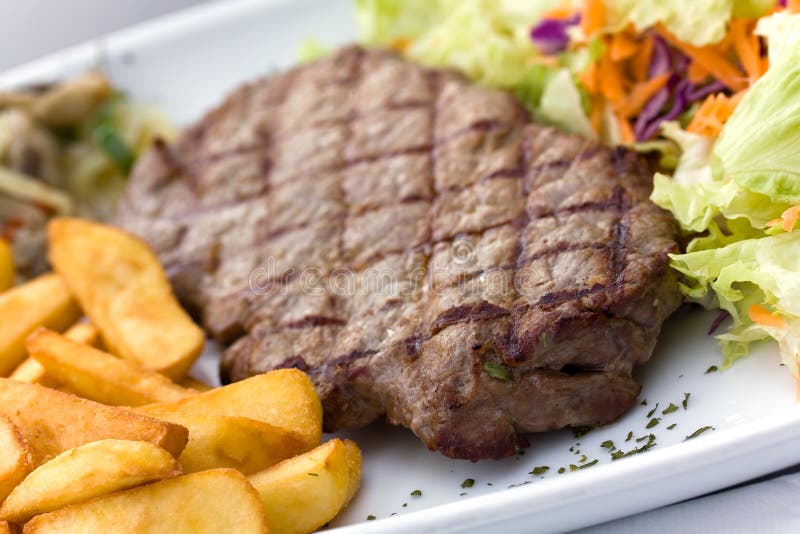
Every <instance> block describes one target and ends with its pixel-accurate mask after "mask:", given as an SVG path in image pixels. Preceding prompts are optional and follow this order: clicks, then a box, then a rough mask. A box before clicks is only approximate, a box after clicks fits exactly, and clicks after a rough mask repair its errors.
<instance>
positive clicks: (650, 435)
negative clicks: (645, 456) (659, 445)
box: [636, 434, 656, 443]
mask: <svg viewBox="0 0 800 534" xmlns="http://www.w3.org/2000/svg"><path fill="white" fill-rule="evenodd" d="M654 439H656V437H655V436H654V435H653V434H647V435H646V436H642V437H641V438H636V443H641V442H643V441H653V440H654Z"/></svg>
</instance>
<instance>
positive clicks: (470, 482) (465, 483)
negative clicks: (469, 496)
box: [461, 478, 475, 488]
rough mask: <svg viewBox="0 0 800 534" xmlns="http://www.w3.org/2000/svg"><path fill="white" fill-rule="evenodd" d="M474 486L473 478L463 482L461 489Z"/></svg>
mask: <svg viewBox="0 0 800 534" xmlns="http://www.w3.org/2000/svg"><path fill="white" fill-rule="evenodd" d="M474 485H475V479H474V478H468V479H466V480H465V481H464V482H462V483H461V487H462V488H471V487H472V486H474Z"/></svg>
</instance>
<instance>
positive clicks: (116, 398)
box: [26, 328, 197, 406]
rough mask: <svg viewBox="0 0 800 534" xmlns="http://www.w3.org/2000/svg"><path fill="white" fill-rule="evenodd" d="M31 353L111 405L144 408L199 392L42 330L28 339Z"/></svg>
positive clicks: (64, 380) (59, 376)
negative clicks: (145, 405)
mask: <svg viewBox="0 0 800 534" xmlns="http://www.w3.org/2000/svg"><path fill="white" fill-rule="evenodd" d="M26 347H27V349H28V354H30V355H31V357H32V358H33V359H35V360H36V361H38V362H39V363H40V364H41V365H42V366H43V367H44V368H45V369H46V370H47V373H48V374H49V375H50V376H52V377H53V378H55V380H56V381H58V382H59V383H61V384H64V385H65V386H67V388H69V390H70V391H74V392H75V393H77V394H78V395H80V396H81V397H83V398H86V399H89V400H93V401H97V402H102V403H103V404H108V405H111V406H141V405H143V404H151V403H154V402H165V401H173V400H177V399H183V398H186V397H189V396H192V395H196V394H197V392H196V391H193V390H190V389H187V388H184V387H181V386H179V385H177V384H174V383H173V382H171V381H170V379H169V378H167V377H165V376H164V375H161V374H159V373H157V372H155V371H150V370H147V369H144V368H143V367H141V366H140V365H139V364H137V363H135V362H132V361H129V360H123V359H120V358H117V357H115V356H112V355H110V354H107V353H105V352H103V351H101V350H97V349H95V348H92V347H89V346H88V345H83V344H81V343H76V342H74V341H71V340H69V339H67V338H66V337H64V336H62V335H60V334H57V333H56V332H53V331H52V330H47V329H46V328H40V329H38V330H36V331H35V332H34V333H33V334H31V335H30V336H28V339H27V341H26Z"/></svg>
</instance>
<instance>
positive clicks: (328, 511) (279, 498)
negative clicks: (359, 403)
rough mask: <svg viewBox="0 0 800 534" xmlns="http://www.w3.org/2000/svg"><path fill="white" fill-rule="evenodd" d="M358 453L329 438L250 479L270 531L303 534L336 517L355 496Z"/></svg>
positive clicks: (354, 448)
mask: <svg viewBox="0 0 800 534" xmlns="http://www.w3.org/2000/svg"><path fill="white" fill-rule="evenodd" d="M360 473H361V454H360V452H358V448H357V447H356V446H355V445H354V444H353V445H350V446H348V445H346V442H344V441H342V440H340V439H332V440H330V441H328V442H327V443H325V444H323V445H320V446H319V447H317V448H316V449H314V450H312V451H310V452H307V453H305V454H303V455H300V456H296V457H294V458H290V459H288V460H285V461H283V462H281V463H279V464H278V465H276V466H274V467H271V468H269V469H266V470H264V471H261V472H260V473H256V474H255V475H251V476H250V482H251V483H252V484H253V486H254V487H255V488H256V491H257V492H258V494H259V495H260V497H261V503H262V504H263V505H264V509H265V510H266V512H267V520H268V521H269V525H270V529H271V530H272V532H280V533H306V532H313V531H314V530H317V529H318V528H320V527H321V526H322V525H324V524H325V523H327V522H328V521H330V520H331V519H333V518H334V517H336V515H337V514H338V513H339V512H340V511H341V510H342V509H343V508H344V507H345V506H346V505H347V503H348V502H349V501H350V499H351V498H352V495H353V494H355V489H357V485H356V487H355V489H354V487H353V482H352V480H353V479H354V478H355V477H356V476H358V478H360Z"/></svg>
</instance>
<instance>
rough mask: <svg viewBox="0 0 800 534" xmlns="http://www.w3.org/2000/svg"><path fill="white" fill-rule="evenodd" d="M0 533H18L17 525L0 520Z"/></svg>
mask: <svg viewBox="0 0 800 534" xmlns="http://www.w3.org/2000/svg"><path fill="white" fill-rule="evenodd" d="M0 534H19V527H17V526H16V525H11V524H9V523H6V522H5V521H0Z"/></svg>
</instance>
